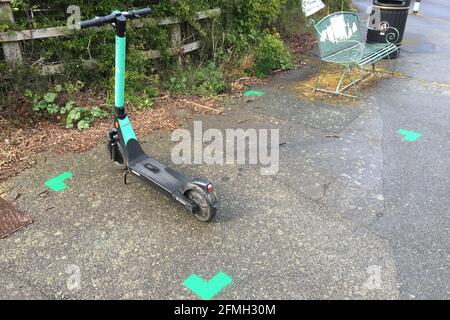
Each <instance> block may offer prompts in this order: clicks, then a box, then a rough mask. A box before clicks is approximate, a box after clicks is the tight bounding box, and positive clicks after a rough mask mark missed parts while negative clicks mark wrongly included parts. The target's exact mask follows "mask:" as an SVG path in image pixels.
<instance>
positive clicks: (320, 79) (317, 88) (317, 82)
mask: <svg viewBox="0 0 450 320" xmlns="http://www.w3.org/2000/svg"><path fill="white" fill-rule="evenodd" d="M321 73H322V61H320V65H319V73H318V74H317V80H316V87H315V88H314V92H317V91H320V89H319V86H320V84H321V83H322V80H323V78H325V76H326V75H327V73H328V70H325V73H324V74H323V76H322V77H320V74H321Z"/></svg>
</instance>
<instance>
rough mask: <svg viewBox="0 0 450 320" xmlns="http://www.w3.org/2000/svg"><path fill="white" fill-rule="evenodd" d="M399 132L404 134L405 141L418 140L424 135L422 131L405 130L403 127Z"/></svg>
mask: <svg viewBox="0 0 450 320" xmlns="http://www.w3.org/2000/svg"><path fill="white" fill-rule="evenodd" d="M398 133H400V134H402V135H404V137H403V140H404V141H416V140H417V139H419V138H421V137H422V135H421V134H420V133H416V132H412V131H408V130H403V129H400V130H398Z"/></svg>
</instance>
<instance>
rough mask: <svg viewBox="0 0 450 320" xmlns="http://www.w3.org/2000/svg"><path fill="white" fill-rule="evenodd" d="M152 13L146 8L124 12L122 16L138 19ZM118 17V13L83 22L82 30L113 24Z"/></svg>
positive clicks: (81, 24)
mask: <svg viewBox="0 0 450 320" xmlns="http://www.w3.org/2000/svg"><path fill="white" fill-rule="evenodd" d="M151 12H152V9H150V8H144V9H139V10H130V11H124V12H121V13H120V14H121V15H123V16H124V17H125V18H127V19H138V18H140V17H142V16H145V15H148V14H150V13H151ZM118 15H119V14H117V13H112V14H109V15H107V16H103V17H95V18H93V19H90V20H86V21H82V22H80V28H82V29H84V28H91V27H99V26H101V25H104V24H109V23H113V22H114V21H115V20H116V17H117V16H118Z"/></svg>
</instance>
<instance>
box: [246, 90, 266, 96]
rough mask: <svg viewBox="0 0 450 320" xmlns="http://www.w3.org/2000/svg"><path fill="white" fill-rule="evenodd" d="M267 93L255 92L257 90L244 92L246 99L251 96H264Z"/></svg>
mask: <svg viewBox="0 0 450 320" xmlns="http://www.w3.org/2000/svg"><path fill="white" fill-rule="evenodd" d="M265 94H266V93H265V92H262V91H255V90H250V91H246V92H244V97H250V96H258V97H259V96H263V95H265Z"/></svg>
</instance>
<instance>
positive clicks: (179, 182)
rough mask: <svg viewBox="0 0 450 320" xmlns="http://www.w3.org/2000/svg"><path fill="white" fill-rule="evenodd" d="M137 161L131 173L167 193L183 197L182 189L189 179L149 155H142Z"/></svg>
mask: <svg viewBox="0 0 450 320" xmlns="http://www.w3.org/2000/svg"><path fill="white" fill-rule="evenodd" d="M136 160H137V161H134V162H133V163H131V164H130V166H129V170H130V171H131V173H133V174H135V175H137V176H143V177H144V178H146V179H149V180H151V181H152V182H154V183H156V184H158V185H159V186H160V187H162V188H164V189H166V190H167V191H169V192H171V193H176V194H177V195H180V196H182V193H181V189H182V188H183V186H184V185H185V183H186V182H188V181H189V178H187V177H186V176H184V175H182V174H181V173H178V172H176V171H175V170H172V169H170V168H169V167H166V166H165V165H163V164H162V163H160V162H158V161H156V160H155V159H152V158H150V157H149V156H147V155H142V156H140V157H139V159H136Z"/></svg>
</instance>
